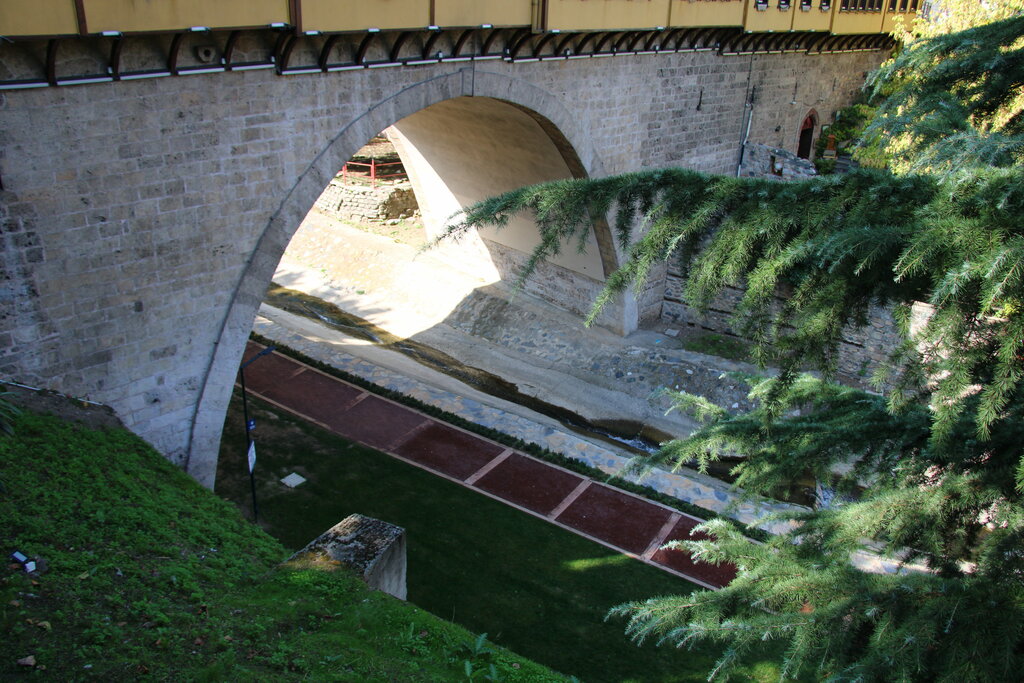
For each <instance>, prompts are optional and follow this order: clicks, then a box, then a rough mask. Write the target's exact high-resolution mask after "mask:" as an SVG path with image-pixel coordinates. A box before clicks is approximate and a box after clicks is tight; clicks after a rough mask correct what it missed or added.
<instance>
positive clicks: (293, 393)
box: [243, 343, 736, 588]
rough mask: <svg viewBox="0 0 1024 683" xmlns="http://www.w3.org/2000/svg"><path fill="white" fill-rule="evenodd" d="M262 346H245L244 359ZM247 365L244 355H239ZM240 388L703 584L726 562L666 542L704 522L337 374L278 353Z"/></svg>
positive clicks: (711, 584)
mask: <svg viewBox="0 0 1024 683" xmlns="http://www.w3.org/2000/svg"><path fill="white" fill-rule="evenodd" d="M262 348H263V347H261V346H259V345H257V344H255V343H250V345H249V347H248V349H247V351H246V355H245V360H247V359H248V358H251V357H252V356H253V355H254V354H256V353H258V352H259V351H260V350H261V349H262ZM243 362H244V361H243ZM246 387H247V389H248V390H249V391H251V392H252V393H253V394H256V395H258V396H260V397H261V398H263V399H264V400H266V401H269V402H270V403H273V404H274V405H277V406H279V407H281V408H283V409H285V410H287V411H289V412H291V413H293V414H295V415H298V416H299V417H302V418H304V419H307V420H309V421H311V422H314V423H316V424H318V425H320V426H321V427H324V428H325V429H328V430H330V431H332V432H334V433H336V434H339V435H341V436H343V437H345V438H347V439H350V440H352V441H356V442H359V443H361V444H364V445H366V446H369V447H371V448H374V449H376V450H379V451H381V452H384V453H387V454H388V455H390V456H392V457H395V458H399V459H401V460H404V461H405V462H408V463H410V464H412V465H415V466H417V467H420V468H422V469H425V470H427V471H430V472H433V473H434V474H437V475H438V476H442V477H445V478H446V479H450V480H452V481H455V482H458V483H460V484H462V485H463V486H466V487H468V488H471V489H473V490H475V491H478V492H480V493H482V494H484V495H487V496H490V497H492V498H495V499H498V500H501V501H503V502H505V503H507V504H508V505H511V506H513V507H516V508H518V509H520V510H523V511H524V512H527V513H529V514H532V515H534V516H536V517H540V518H542V519H545V520H547V521H549V522H551V523H552V524H556V525H558V526H561V527H563V528H565V529H568V530H570V531H572V532H574V533H577V534H579V535H581V536H584V537H586V538H590V539H591V540H594V541H596V542H598V543H600V544H602V545H604V546H607V547H609V548H612V549H615V550H618V551H621V552H623V553H626V554H627V555H630V556H632V557H635V558H637V559H639V560H640V561H642V562H646V563H648V564H651V565H652V566H655V567H658V568H660V569H663V570H665V571H668V572H671V573H673V574H676V575H678V576H681V577H683V578H685V579H687V580H689V581H692V582H694V583H697V584H699V585H701V586H705V587H707V588H719V587H721V586H724V585H726V584H727V583H729V581H731V580H732V579H733V577H734V576H735V575H736V570H735V568H734V567H732V566H717V567H716V566H714V565H710V564H705V563H694V562H693V561H692V560H691V559H690V557H689V555H688V554H687V553H685V552H683V551H678V550H662V549H661V546H663V545H664V544H665V543H667V542H668V541H673V540H688V539H698V538H701V535H700V534H692V533H691V530H692V529H693V528H694V527H695V526H696V525H698V524H700V523H701V521H702V520H700V519H697V518H695V517H691V516H689V515H685V514H682V513H680V512H677V511H675V510H673V509H671V508H668V507H665V506H663V505H659V504H657V503H654V502H651V501H649V500H646V499H644V498H640V497H638V496H634V495H632V494H629V493H625V492H623V491H620V490H618V489H615V488H612V487H609V486H606V485H604V484H601V483H599V482H597V481H594V480H592V479H590V478H587V477H585V476H582V475H580V474H577V473H575V472H570V471H569V470H565V469H562V468H560V467H558V466H556V465H552V464H550V463H547V462H543V461H541V460H537V459H536V458H533V457H531V456H529V455H527V454H525V453H521V452H518V451H515V450H512V449H509V448H506V447H505V446H502V445H500V444H497V443H495V442H493V441H490V440H488V439H485V438H483V437H481V436H477V435H475V434H471V433H469V432H466V431H464V430H461V429H458V428H456V427H453V426H451V425H448V424H446V423H444V422H441V421H439V420H436V419H434V418H431V417H429V416H427V415H424V414H422V413H420V412H418V411H416V410H413V409H411V408H408V407H406V406H403V405H400V404H397V403H394V402H393V401H389V400H387V399H384V398H381V397H379V396H376V395H374V394H371V393H369V392H367V391H365V390H363V389H362V388H360V387H356V386H354V385H351V384H348V383H347V382H343V381H341V380H338V379H335V378H334V377H331V376H329V375H327V374H325V373H322V372H320V371H319V370H316V369H314V368H312V367H309V366H307V365H304V364H302V363H299V362H298V361H295V360H293V359H291V358H289V357H287V356H284V355H281V354H279V353H272V354H269V355H268V356H266V357H265V358H263V359H261V360H260V361H259V362H257V363H254V364H253V365H251V366H249V368H247V370H246Z"/></svg>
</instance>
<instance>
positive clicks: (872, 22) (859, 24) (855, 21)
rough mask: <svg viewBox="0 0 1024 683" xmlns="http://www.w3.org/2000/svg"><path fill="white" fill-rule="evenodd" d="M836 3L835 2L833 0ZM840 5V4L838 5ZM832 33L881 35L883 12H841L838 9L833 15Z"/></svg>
mask: <svg viewBox="0 0 1024 683" xmlns="http://www.w3.org/2000/svg"><path fill="white" fill-rule="evenodd" d="M833 1H835V0H833ZM836 4H838V3H836ZM831 30H832V33H835V34H836V35H840V34H852V33H881V32H882V13H881V12H865V11H856V12H840V11H839V9H838V8H837V9H836V11H835V14H833V15H832V29H831Z"/></svg>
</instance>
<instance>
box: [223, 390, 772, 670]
mask: <svg viewBox="0 0 1024 683" xmlns="http://www.w3.org/2000/svg"><path fill="white" fill-rule="evenodd" d="M250 416H251V417H255V419H256V421H257V428H256V439H257V452H258V463H257V466H256V472H257V495H258V500H259V511H260V524H261V525H262V526H263V528H264V529H266V530H267V531H268V532H269V533H270V534H271V535H272V536H275V537H276V538H278V539H280V540H281V542H282V543H284V545H285V546H287V547H289V548H293V549H298V548H300V547H302V546H303V545H305V544H306V543H307V542H309V541H310V540H312V539H313V538H315V537H316V536H318V535H319V534H320V533H321V532H323V531H325V530H326V529H328V528H329V527H331V526H333V525H334V524H335V523H337V522H338V521H340V520H341V519H343V518H344V517H346V516H347V515H349V514H351V513H354V512H359V513H362V514H364V515H368V516H371V517H376V518H379V519H383V520H385V521H388V522H391V523H393V524H397V525H399V526H402V527H404V528H405V529H406V530H407V534H408V562H409V570H408V582H409V600H410V601H411V602H413V603H415V604H416V605H419V606H421V607H423V608H425V609H427V610H429V611H430V612H432V613H434V614H436V615H438V616H440V617H442V618H445V619H451V620H453V621H456V622H457V623H459V624H462V625H463V626H465V627H467V628H469V629H470V630H473V631H476V632H486V633H487V634H488V637H489V639H491V640H492V641H494V642H496V643H498V644H500V645H503V646H506V647H508V648H510V649H512V650H514V651H515V652H517V653H519V654H522V655H524V656H526V657H530V658H532V659H534V660H536V661H538V662H540V663H542V664H546V665H547V666H550V667H552V668H554V669H556V670H558V671H562V672H564V673H566V674H573V675H576V676H578V677H579V678H580V679H582V680H584V681H652V682H653V681H696V680H705V679H706V677H707V674H708V671H709V670H710V668H711V667H712V665H713V662H714V661H715V659H716V654H715V653H714V652H709V651H706V650H705V651H676V650H670V649H661V648H656V647H654V646H653V645H645V646H644V647H637V646H635V645H634V644H632V643H630V642H629V641H628V640H627V639H626V637H625V636H624V635H623V626H624V624H623V623H622V622H613V623H606V622H605V621H604V615H605V614H606V612H607V611H608V609H609V608H610V607H612V606H614V605H617V604H620V603H622V602H626V601H629V600H634V599H641V598H646V597H651V596H655V595H663V594H669V593H675V594H678V593H688V592H690V591H692V590H695V586H693V585H692V584H689V583H687V582H685V581H683V580H681V579H678V578H676V577H674V576H672V575H670V574H667V573H665V572H663V571H660V570H658V569H655V568H652V567H649V566H647V565H644V564H642V563H640V562H637V561H634V560H631V559H629V558H628V557H626V556H624V555H621V554H619V553H616V552H614V551H611V550H609V549H607V548H604V547H603V546H600V545H598V544H596V543H593V542H591V541H588V540H585V539H583V538H581V537H579V536H576V535H575V534H572V533H570V532H567V531H564V530H562V529H560V528H558V527H556V526H554V525H552V524H549V523H547V522H545V521H543V520H540V519H537V518H535V517H533V516H531V515H527V514H525V513H523V512H520V511H518V510H516V509H514V508H511V507H509V506H507V505H504V504H503V503H500V502H497V501H495V500H493V499H490V498H488V497H486V496H483V495H481V494H479V493H477V492H474V491H471V490H468V489H466V488H463V487H461V486H459V485H456V484H454V483H451V482H449V481H447V480H444V479H442V478H440V477H437V476H434V475H432V474H429V473H427V472H424V471H422V470H420V469H418V468H416V467H413V466H411V465H407V464H405V463H403V462H401V461H398V460H396V459H394V458H391V457H389V456H387V455H384V454H381V453H378V452H376V451H373V450H371V449H367V448H364V447H361V446H358V445H355V444H352V443H350V442H348V441H346V440H344V439H341V438H340V437H337V436H334V435H332V434H330V433H328V432H326V431H324V430H321V429H320V428H318V427H316V426H314V425H310V424H308V423H305V422H303V421H300V420H298V419H296V418H293V417H291V416H289V415H288V414H286V413H284V412H280V411H277V409H275V408H272V407H270V406H268V405H266V404H262V403H260V402H258V401H255V402H254V401H252V400H250ZM244 444H245V436H244V430H243V419H242V414H241V404H240V401H239V400H238V397H237V396H236V397H235V400H234V401H233V402H232V406H231V410H230V413H229V415H228V419H227V422H226V424H225V430H224V437H223V440H222V448H221V458H220V469H219V472H218V476H217V493H218V494H219V495H221V496H223V497H226V498H228V499H230V500H232V501H234V502H235V503H236V504H238V506H239V507H240V508H241V509H242V511H243V512H244V513H246V514H248V511H249V504H250V502H249V501H250V497H249V495H250V494H249V480H248V471H247V466H246V463H245V448H244ZM291 472H298V473H299V474H301V475H302V476H304V477H306V478H307V479H308V481H307V482H306V483H304V484H302V485H301V486H299V487H298V488H295V489H289V488H287V487H285V486H284V485H283V484H281V483H280V482H279V480H280V479H281V478H282V477H284V476H285V475H287V474H289V473H291ZM744 677H745V678H747V679H748V680H777V679H778V669H777V667H776V666H775V665H774V664H770V663H768V662H767V661H766V662H764V663H759V664H756V665H753V666H752V667H751V668H749V669H748V670H747V671H746V672H744Z"/></svg>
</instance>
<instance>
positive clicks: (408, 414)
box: [300, 396, 430, 451]
mask: <svg viewBox="0 0 1024 683" xmlns="http://www.w3.org/2000/svg"><path fill="white" fill-rule="evenodd" d="M300 405H301V404H300ZM429 422H430V419H429V418H428V417H426V416H425V415H421V414H419V413H416V412H414V411H412V410H409V409H408V408H404V407H402V406H398V405H395V404H394V403H391V402H390V401H386V400H384V399H382V398H379V397H377V396H367V397H366V398H364V399H363V400H362V401H359V403H356V404H355V405H353V406H351V407H350V408H348V409H347V410H345V411H343V412H341V413H340V414H338V415H334V416H332V417H331V419H330V420H328V421H326V424H327V425H329V426H330V427H331V428H332V429H334V430H336V431H337V432H338V433H339V434H341V435H342V436H345V437H347V438H349V439H352V440H354V441H358V442H359V443H362V444H365V445H367V446H370V447H371V448H376V449H377V450H380V451H389V450H390V449H391V446H392V444H394V443H396V442H398V441H400V440H401V439H402V438H403V437H405V436H406V435H407V434H409V433H410V432H411V431H413V430H414V429H416V428H418V427H422V426H423V425H425V424H427V423H429Z"/></svg>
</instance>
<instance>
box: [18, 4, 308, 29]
mask: <svg viewBox="0 0 1024 683" xmlns="http://www.w3.org/2000/svg"><path fill="white" fill-rule="evenodd" d="M0 2H2V3H6V2H9V0H0ZM84 2H85V18H86V24H87V27H88V30H89V33H98V32H100V31H121V32H129V31H173V30H179V29H183V28H189V27H192V26H206V27H208V28H215V27H224V28H229V27H240V26H266V25H267V24H270V23H274V22H290V21H291V20H290V19H289V17H288V1H287V0H245V2H223V1H220V2H213V1H212V0H173V1H172V0H84ZM68 5H69V6H71V7H72V8H73V7H74V5H73V3H72V2H71V0H68ZM72 11H74V10H73V9H72Z"/></svg>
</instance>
